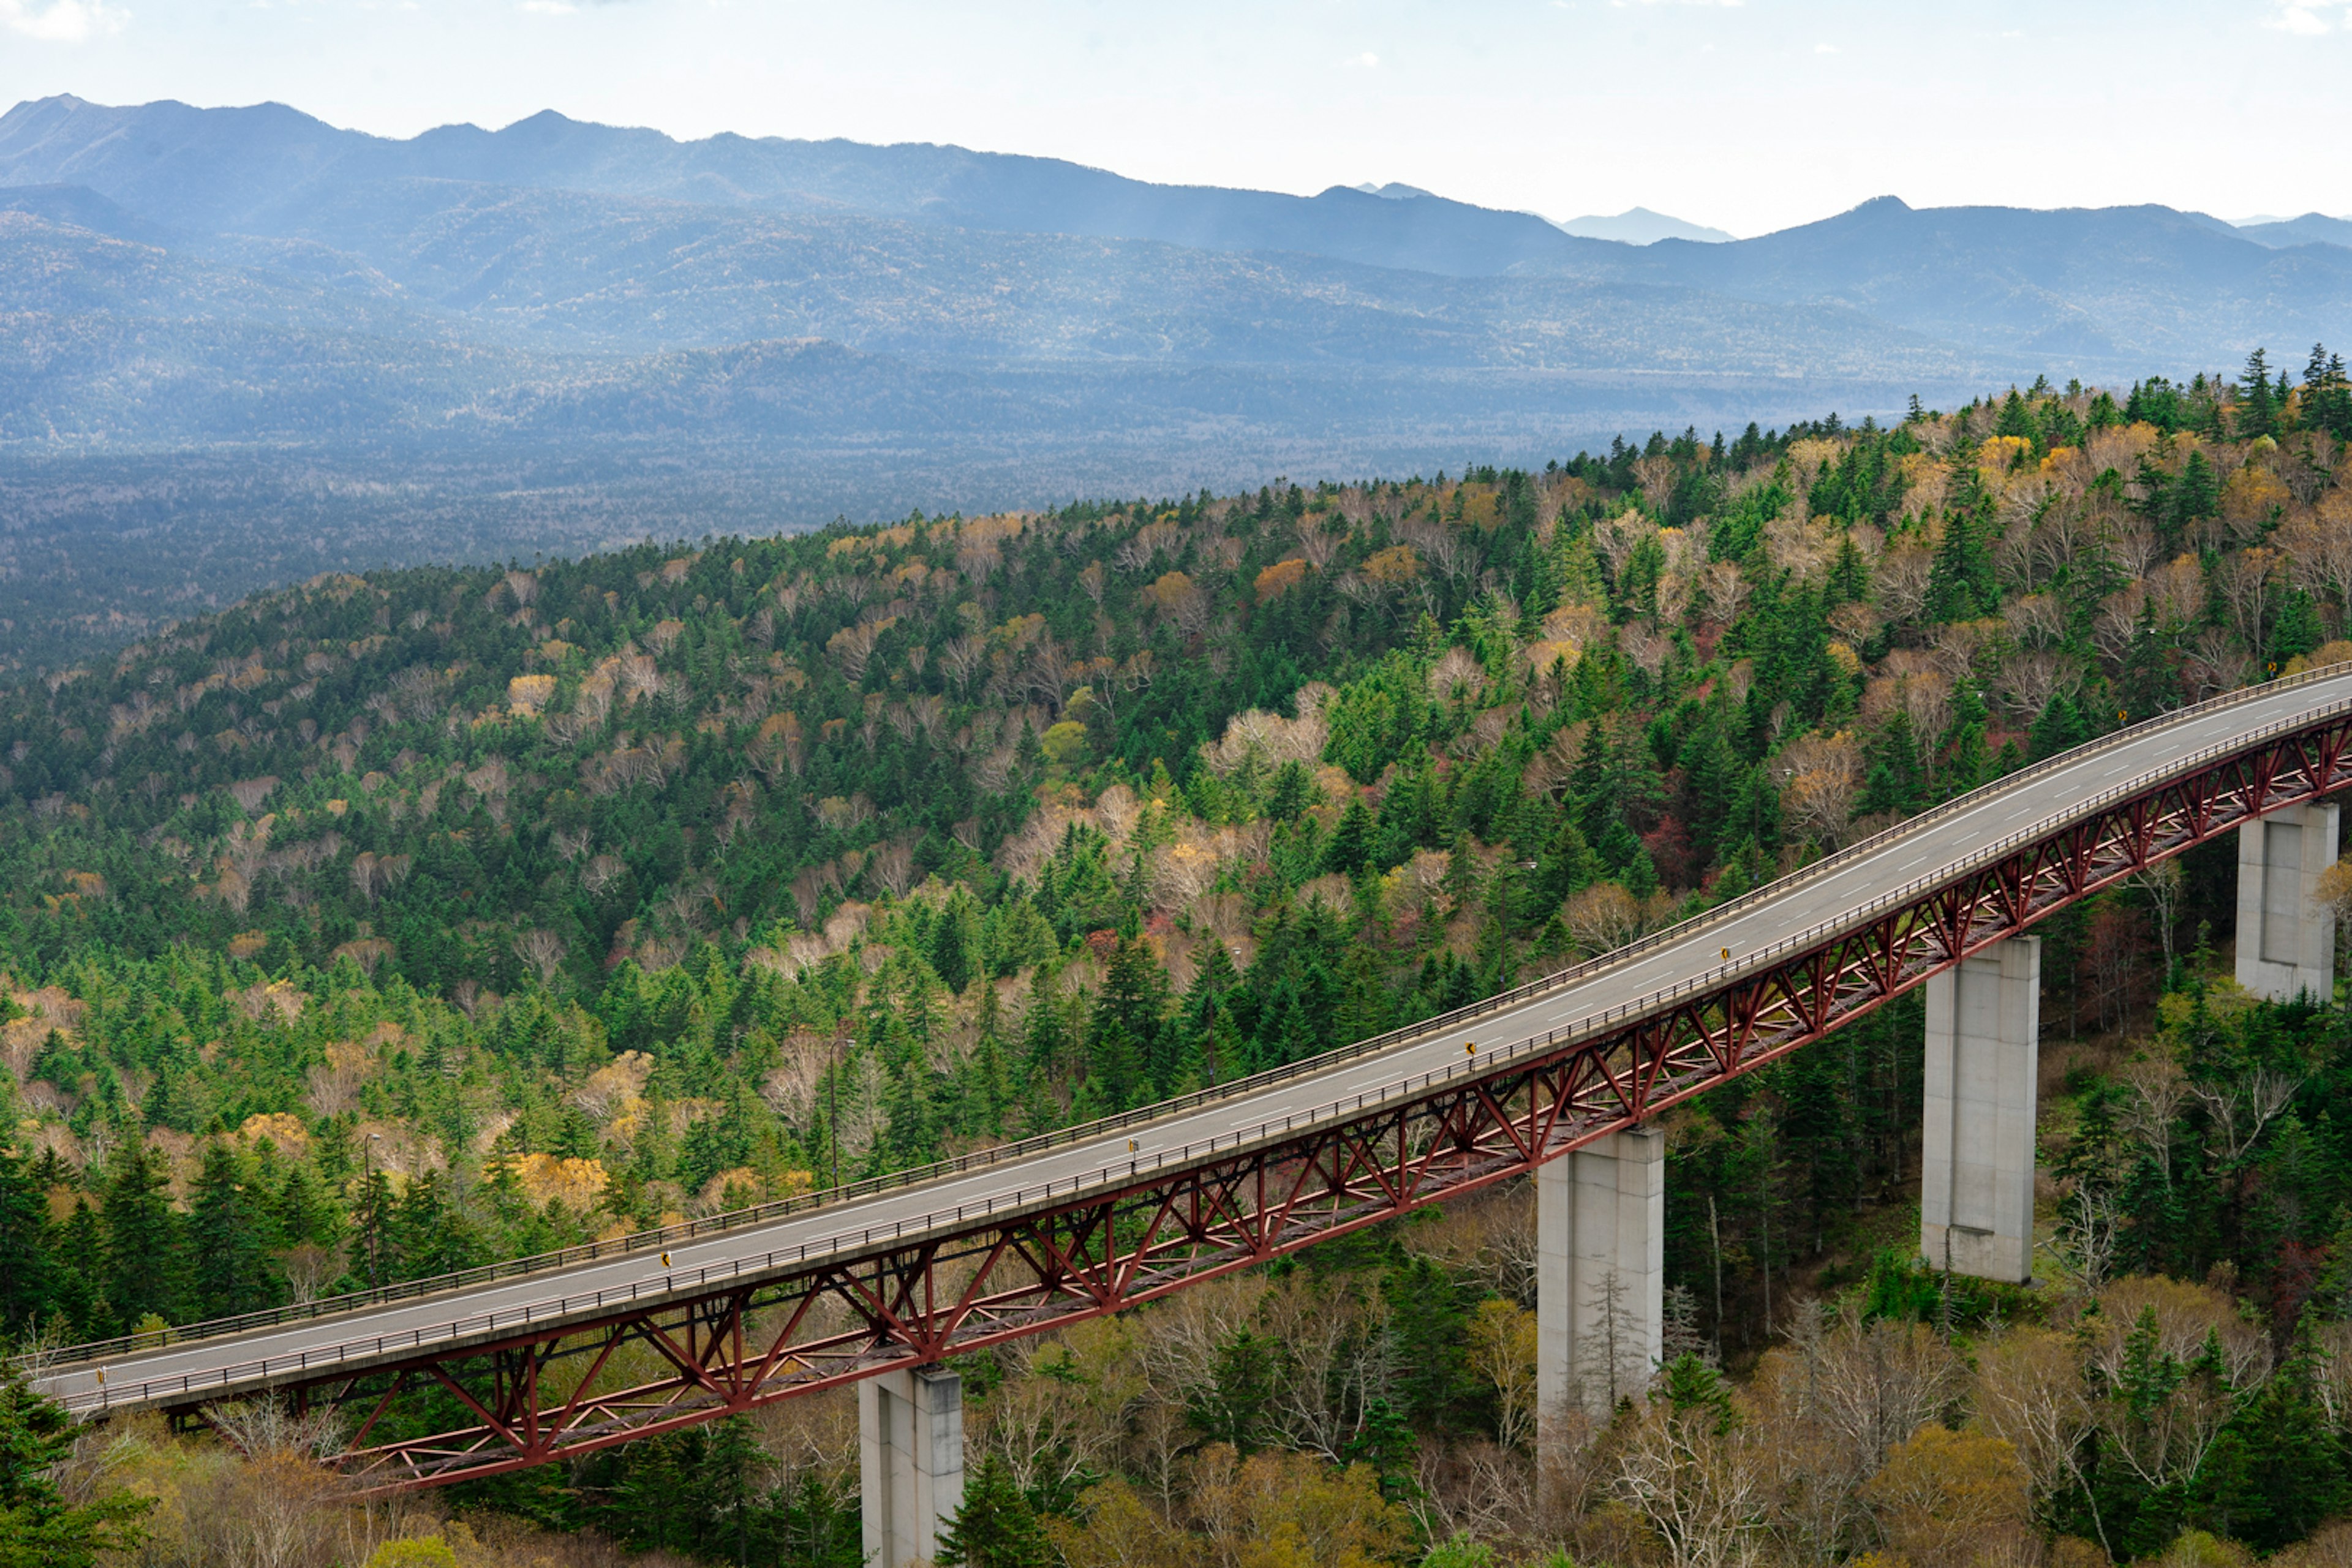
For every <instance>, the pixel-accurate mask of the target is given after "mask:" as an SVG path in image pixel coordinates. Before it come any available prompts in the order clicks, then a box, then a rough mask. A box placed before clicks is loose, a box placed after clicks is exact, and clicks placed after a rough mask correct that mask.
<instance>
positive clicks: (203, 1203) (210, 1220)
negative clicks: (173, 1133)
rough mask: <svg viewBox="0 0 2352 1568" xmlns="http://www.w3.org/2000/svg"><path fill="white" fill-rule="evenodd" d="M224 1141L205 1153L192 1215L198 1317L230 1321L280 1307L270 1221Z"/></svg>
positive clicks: (191, 1238) (189, 1232) (216, 1143)
mask: <svg viewBox="0 0 2352 1568" xmlns="http://www.w3.org/2000/svg"><path fill="white" fill-rule="evenodd" d="M239 1166H240V1163H239V1161H238V1160H237V1157H236V1152H235V1151H233V1150H232V1149H230V1148H229V1146H228V1144H227V1143H226V1142H225V1141H223V1140H220V1139H215V1140H214V1141H213V1142H211V1143H210V1144H209V1145H208V1146H207V1147H206V1148H205V1163H204V1166H203V1169H202V1170H201V1171H200V1172H199V1173H197V1176H196V1181H195V1191H194V1194H193V1199H194V1201H193V1202H192V1203H191V1205H190V1213H189V1215H188V1239H189V1242H190V1244H191V1250H192V1251H193V1252H194V1262H195V1297H196V1312H197V1315H198V1316H199V1317H201V1318H208V1319H209V1318H226V1317H232V1316H234V1315H235V1314H236V1313H238V1312H248V1311H252V1310H256V1309H257V1308H261V1307H268V1306H272V1305H274V1304H275V1303H276V1299H277V1289H276V1281H275V1280H274V1279H272V1278H271V1275H270V1269H269V1258H268V1243H269V1239H270V1238H269V1237H268V1235H267V1234H266V1230H267V1228H268V1216H267V1213H266V1211H265V1210H264V1208H263V1206H262V1205H261V1204H260V1203H258V1202H257V1201H256V1198H255V1196H254V1195H253V1194H250V1193H249V1192H248V1191H247V1181H246V1177H247V1173H246V1172H245V1171H243V1170H242V1169H240V1168H239Z"/></svg>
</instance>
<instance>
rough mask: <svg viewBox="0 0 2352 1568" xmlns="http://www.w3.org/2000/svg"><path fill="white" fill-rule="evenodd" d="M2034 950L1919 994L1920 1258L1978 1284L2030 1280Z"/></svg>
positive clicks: (2032, 940) (1989, 957)
mask: <svg viewBox="0 0 2352 1568" xmlns="http://www.w3.org/2000/svg"><path fill="white" fill-rule="evenodd" d="M2041 1036H2042V939H2041V938H2039V937H2011V939H2010V940H2008V941H2007V942H1995V943H1994V944H1993V945H1992V946H1990V947H1989V948H1986V949H1985V950H1984V951H1983V952H1979V953H1978V954H1977V955H1976V956H1975V957H1973V958H1968V959H1964V960H1962V961H1961V962H1960V963H1959V964H1958V965H1957V966H1956V967H1954V968H1951V969H1948V970H1946V971H1944V973H1941V974H1938V975H1937V976H1935V977H1934V978H1933V979H1931V980H1929V981H1928V982H1927V1112H1926V1116H1925V1118H1924V1121H1923V1123H1922V1129H1921V1132H1922V1135H1921V1139H1920V1144H1921V1147H1920V1162H1919V1163H1920V1172H1919V1250H1920V1252H1921V1253H1922V1254H1923V1255H1924V1256H1925V1257H1926V1258H1927V1262H1928V1265H1929V1266H1930V1267H1932V1268H1949V1269H1950V1270H1951V1271H1952V1272H1953V1273H1955V1274H1966V1275H1969V1276H1971V1277H1973V1278H1975V1279H2007V1280H2011V1281H2016V1282H2019V1283H2022V1282H2023V1281H2024V1280H2026V1279H2031V1278H2032V1274H2033V1114H2034V1109H2035V1106H2034V1100H2035V1098H2036V1083H2035V1075H2036V1072H2037V1071H2038V1069H2039V1067H2040V1061H2041V1054H2042V1053H2041Z"/></svg>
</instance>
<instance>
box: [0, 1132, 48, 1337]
mask: <svg viewBox="0 0 2352 1568" xmlns="http://www.w3.org/2000/svg"><path fill="white" fill-rule="evenodd" d="M56 1267H57V1266H56V1262H55V1255H54V1253H53V1250H52V1244H51V1242H50V1238H49V1213H48V1195H47V1194H46V1193H44V1192H43V1191H42V1190H41V1184H40V1182H39V1180H38V1178H37V1176H36V1174H35V1173H34V1166H33V1162H32V1161H31V1160H29V1159H26V1157H25V1155H24V1154H23V1152H20V1151H18V1150H16V1149H15V1148H13V1147H7V1146H0V1329H5V1331H7V1332H8V1333H10V1334H12V1335H13V1334H16V1333H18V1332H20V1331H23V1330H24V1328H25V1327H26V1325H27V1324H29V1323H30V1322H32V1321H34V1320H35V1319H36V1318H38V1317H43V1316H46V1315H47V1314H48V1313H50V1312H53V1311H55V1310H57V1309H58V1301H57V1281H56V1278H55V1270H56Z"/></svg>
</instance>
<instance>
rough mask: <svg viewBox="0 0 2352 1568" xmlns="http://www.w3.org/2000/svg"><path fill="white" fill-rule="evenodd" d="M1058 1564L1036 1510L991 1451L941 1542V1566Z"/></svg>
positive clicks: (1043, 1567)
mask: <svg viewBox="0 0 2352 1568" xmlns="http://www.w3.org/2000/svg"><path fill="white" fill-rule="evenodd" d="M1056 1561H1058V1558H1057V1554H1056V1553H1055V1551H1054V1548H1053V1546H1052V1545H1051V1543H1049V1542H1047V1541H1046V1539H1045V1531H1044V1529H1043V1528H1042V1527H1041V1526H1040V1525H1039V1523H1038V1521H1037V1511H1036V1510H1034V1508H1032V1507H1030V1505H1029V1500H1028V1499H1027V1498H1025V1497H1024V1496H1022V1495H1021V1489H1020V1488H1019V1487H1018V1486H1016V1485H1014V1484H1013V1472H1012V1471H1011V1470H1010V1469H1008V1468H1006V1467H1005V1464H1004V1460H1003V1457H1002V1456H1001V1455H998V1454H994V1453H991V1454H990V1455H989V1456H988V1457H987V1458H985V1459H982V1461H981V1465H980V1473H979V1474H977V1475H975V1476H974V1477H972V1478H971V1480H970V1481H969V1482H967V1483H966V1484H965V1487H964V1493H963V1506H962V1507H961V1508H960V1509H958V1510H956V1516H955V1518H954V1520H953V1521H951V1522H950V1524H949V1525H948V1529H947V1533H946V1534H945V1535H944V1536H942V1537H941V1538H940V1556H939V1562H940V1568H1053V1564H1054V1563H1055V1562H1056Z"/></svg>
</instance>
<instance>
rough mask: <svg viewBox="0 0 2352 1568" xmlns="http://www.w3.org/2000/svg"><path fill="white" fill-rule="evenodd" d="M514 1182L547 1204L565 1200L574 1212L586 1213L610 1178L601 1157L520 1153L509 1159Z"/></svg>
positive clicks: (602, 1191) (597, 1201)
mask: <svg viewBox="0 0 2352 1568" xmlns="http://www.w3.org/2000/svg"><path fill="white" fill-rule="evenodd" d="M506 1168H507V1170H508V1171H509V1172H511V1173H513V1175H514V1180H515V1185H516V1186H518V1187H520V1188H521V1189H522V1192H523V1194H524V1195H525V1196H526V1197H528V1198H530V1201H531V1202H532V1203H534V1204H537V1205H539V1206H540V1207H541V1208H544V1207H546V1206H547V1205H549V1204H551V1203H554V1202H556V1201H557V1200H558V1199H561V1200H562V1204H563V1206H564V1207H565V1208H568V1209H570V1210H571V1211H572V1213H574V1214H585V1213H586V1212H588V1211H589V1210H590V1209H593V1208H594V1207H595V1206H596V1205H597V1204H598V1203H599V1202H601V1201H602V1200H603V1198H604V1188H605V1187H606V1186H607V1185H608V1184H610V1182H611V1178H610V1177H609V1176H607V1175H606V1174H605V1173H604V1162H603V1161H602V1160H580V1159H567V1158H565V1157H563V1156H561V1155H556V1154H518V1155H516V1156H515V1157H514V1158H513V1159H511V1160H509V1161H508V1162H507V1163H506Z"/></svg>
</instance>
